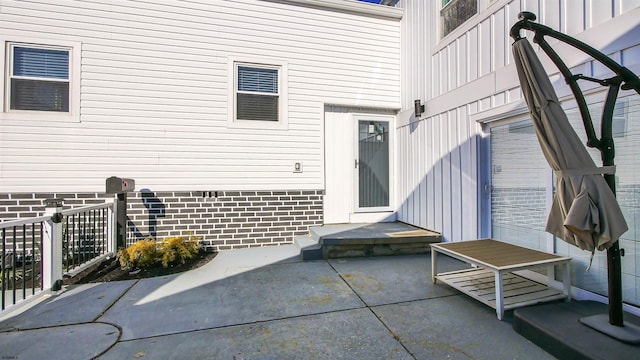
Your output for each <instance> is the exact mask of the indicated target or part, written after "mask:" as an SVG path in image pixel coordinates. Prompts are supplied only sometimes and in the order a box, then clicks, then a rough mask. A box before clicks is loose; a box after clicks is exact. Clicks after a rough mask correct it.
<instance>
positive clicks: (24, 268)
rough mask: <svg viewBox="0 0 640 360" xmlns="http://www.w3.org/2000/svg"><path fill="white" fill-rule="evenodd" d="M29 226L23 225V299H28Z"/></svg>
mask: <svg viewBox="0 0 640 360" xmlns="http://www.w3.org/2000/svg"><path fill="white" fill-rule="evenodd" d="M26 250H27V224H22V299H26V298H27V251H26Z"/></svg>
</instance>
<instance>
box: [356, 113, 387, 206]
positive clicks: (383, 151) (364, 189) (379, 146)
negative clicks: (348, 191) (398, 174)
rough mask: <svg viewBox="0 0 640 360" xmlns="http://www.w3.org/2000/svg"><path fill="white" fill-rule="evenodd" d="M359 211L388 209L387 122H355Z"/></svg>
mask: <svg viewBox="0 0 640 360" xmlns="http://www.w3.org/2000/svg"><path fill="white" fill-rule="evenodd" d="M358 205H359V208H376V207H387V206H389V122H387V121H366V120H359V121H358Z"/></svg>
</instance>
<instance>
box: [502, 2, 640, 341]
mask: <svg viewBox="0 0 640 360" xmlns="http://www.w3.org/2000/svg"><path fill="white" fill-rule="evenodd" d="M518 17H519V18H520V21H519V22H517V23H516V24H515V25H514V26H513V27H512V28H511V37H512V38H514V40H515V42H514V43H513V53H514V62H515V64H516V68H517V70H518V77H519V79H520V84H521V87H522V92H523V95H524V98H525V101H526V103H527V105H528V107H529V111H530V113H531V117H532V121H533V125H534V128H535V131H536V135H537V137H538V140H539V142H540V146H541V148H542V152H543V154H544V156H545V158H546V159H547V162H548V163H549V165H550V166H551V168H552V169H553V171H554V174H555V177H556V195H555V196H554V200H553V204H552V208H551V212H550V214H549V218H548V221H547V228H546V230H547V231H548V232H550V233H552V234H554V235H555V236H557V237H559V238H561V239H563V240H565V241H567V242H568V243H570V244H573V245H575V246H577V247H579V248H581V249H583V250H589V251H591V252H592V256H593V252H595V251H596V249H597V250H608V251H607V260H608V262H607V263H608V272H609V321H608V323H607V321H606V318H605V319H604V321H603V319H602V316H600V315H597V316H595V317H588V318H583V319H581V322H582V323H584V324H586V325H588V326H590V327H592V328H594V329H596V330H598V331H601V332H603V333H606V334H607V335H610V336H612V337H614V338H617V339H619V340H621V341H625V342H631V343H640V328H638V327H636V326H633V325H631V324H627V323H624V322H623V319H622V317H623V315H622V280H621V269H620V268H621V261H620V256H621V254H620V251H619V245H618V239H619V237H620V236H621V235H622V234H623V233H624V232H626V231H627V224H626V222H625V220H624V216H623V214H622V211H621V210H620V206H619V205H618V203H617V201H616V199H615V181H614V176H613V173H614V171H615V166H614V161H613V160H614V154H615V152H614V144H613V137H612V125H611V124H612V118H613V109H614V106H615V101H616V98H617V95H618V92H619V90H620V88H623V89H634V90H636V91H637V92H638V93H639V94H640V80H639V79H638V77H637V76H636V75H635V74H633V73H632V72H631V71H629V70H628V69H626V68H624V67H622V66H620V65H619V64H617V63H616V62H614V61H613V60H611V59H610V58H609V57H607V56H606V55H604V54H602V53H601V52H599V51H597V50H596V49H594V48H592V47H590V46H588V45H587V44H584V43H582V42H580V41H578V40H576V39H574V38H571V37H569V36H567V35H565V34H562V33H559V32H557V31H555V30H553V29H551V28H549V27H546V26H543V25H540V24H536V23H533V22H531V21H532V20H535V15H534V14H532V13H529V12H523V13H520V14H519V15H518ZM521 29H527V30H531V31H534V32H535V36H534V42H536V43H538V44H539V45H540V47H541V48H542V50H543V51H544V52H545V53H546V54H547V55H548V56H549V57H550V58H551V60H552V61H553V63H554V64H555V65H556V66H557V67H558V69H559V70H560V72H561V73H562V75H563V76H564V78H565V79H566V80H567V83H568V84H569V86H570V87H571V90H572V92H573V94H574V96H575V98H576V102H577V103H578V108H579V109H580V113H581V116H582V119H583V123H584V125H585V130H586V132H587V137H588V142H587V145H588V146H591V147H596V148H598V149H599V150H600V151H601V152H602V154H603V165H604V166H603V167H600V168H599V167H596V165H595V163H594V162H593V160H592V159H591V157H590V156H589V153H588V152H587V150H586V149H585V147H584V146H583V145H582V143H581V141H580V139H579V138H578V135H577V134H576V133H575V131H574V130H573V128H572V126H571V125H570V124H569V121H568V119H567V116H566V114H565V113H564V111H563V110H562V108H561V107H560V105H559V102H558V98H557V96H556V93H555V91H554V89H553V86H552V85H551V82H550V80H549V77H548V75H547V74H546V71H545V70H544V68H543V66H542V64H541V63H540V61H539V59H538V57H537V55H536V54H535V51H534V50H533V48H532V47H531V44H530V43H529V41H528V40H527V39H524V38H521V37H520V34H519V32H520V30H521ZM545 35H549V36H551V37H553V38H556V39H558V40H560V41H562V42H565V43H567V44H569V45H571V46H573V47H575V48H577V49H579V50H581V51H583V52H585V53H587V54H589V55H591V56H592V57H593V58H594V59H595V60H597V61H599V62H601V63H602V64H603V65H605V66H607V67H608V68H609V69H610V70H612V71H613V72H614V73H615V74H616V76H615V77H613V78H610V79H604V80H599V79H594V78H589V77H585V76H582V75H573V74H572V73H571V71H570V70H569V69H568V67H567V66H566V65H565V64H564V62H562V60H561V59H560V57H559V56H558V55H557V53H556V52H555V51H554V50H553V49H552V48H551V46H550V45H549V44H548V43H547V42H546V41H545V39H544V36H545ZM579 79H582V80H588V81H594V82H597V83H599V84H600V85H603V86H608V87H609V92H608V94H607V99H606V102H605V106H604V111H603V114H602V133H601V139H598V138H597V137H596V136H595V131H594V129H593V123H592V121H591V117H590V114H589V110H588V108H587V104H586V101H585V99H584V95H583V94H582V92H581V91H580V88H579V86H578V84H577V80H579ZM603 174H604V177H603Z"/></svg>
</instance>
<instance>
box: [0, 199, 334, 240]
mask: <svg viewBox="0 0 640 360" xmlns="http://www.w3.org/2000/svg"><path fill="white" fill-rule="evenodd" d="M322 194H323V191H322V190H290V191H211V192H202V191H191V192H188V191H187V192H151V191H144V190H142V191H137V192H132V193H129V194H128V199H127V215H128V218H129V222H128V232H127V243H132V242H135V241H136V240H139V239H143V238H145V237H148V236H153V237H155V238H157V239H160V238H163V237H166V236H175V235H187V234H188V233H192V234H194V235H196V236H201V237H202V244H203V245H204V246H205V248H206V249H207V250H210V251H219V250H226V249H237V248H248V247H260V246H268V245H282V244H291V243H292V242H293V238H294V237H295V236H296V235H303V234H306V233H308V231H309V226H313V225H321V224H322V221H323V218H322V208H323V203H322V201H323V197H322ZM111 197H112V195H107V194H98V193H79V194H72V193H46V194H43V193H37V194H28V193H20V194H6V193H4V194H0V221H9V220H16V219H19V218H28V217H35V216H40V215H42V214H43V213H44V201H45V200H46V199H49V198H58V199H63V205H64V207H63V208H64V209H68V208H72V207H79V206H83V205H90V204H96V203H101V202H104V200H105V199H108V198H111Z"/></svg>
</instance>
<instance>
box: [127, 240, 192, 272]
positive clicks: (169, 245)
mask: <svg viewBox="0 0 640 360" xmlns="http://www.w3.org/2000/svg"><path fill="white" fill-rule="evenodd" d="M201 238H202V237H199V236H193V235H189V237H184V236H171V237H167V238H165V239H163V240H162V241H161V242H159V243H158V242H157V241H156V240H154V239H153V238H146V239H144V240H139V241H137V242H136V243H135V244H133V245H131V246H129V247H127V248H125V249H122V250H120V251H118V260H119V261H120V266H121V267H122V268H123V269H132V268H144V267H149V266H153V265H155V264H156V263H162V266H163V267H165V268H166V267H169V266H170V265H173V264H177V263H180V264H184V263H185V262H186V261H187V260H188V259H191V258H193V257H194V256H196V255H197V254H198V252H199V251H200V242H199V241H200V239H201Z"/></svg>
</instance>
